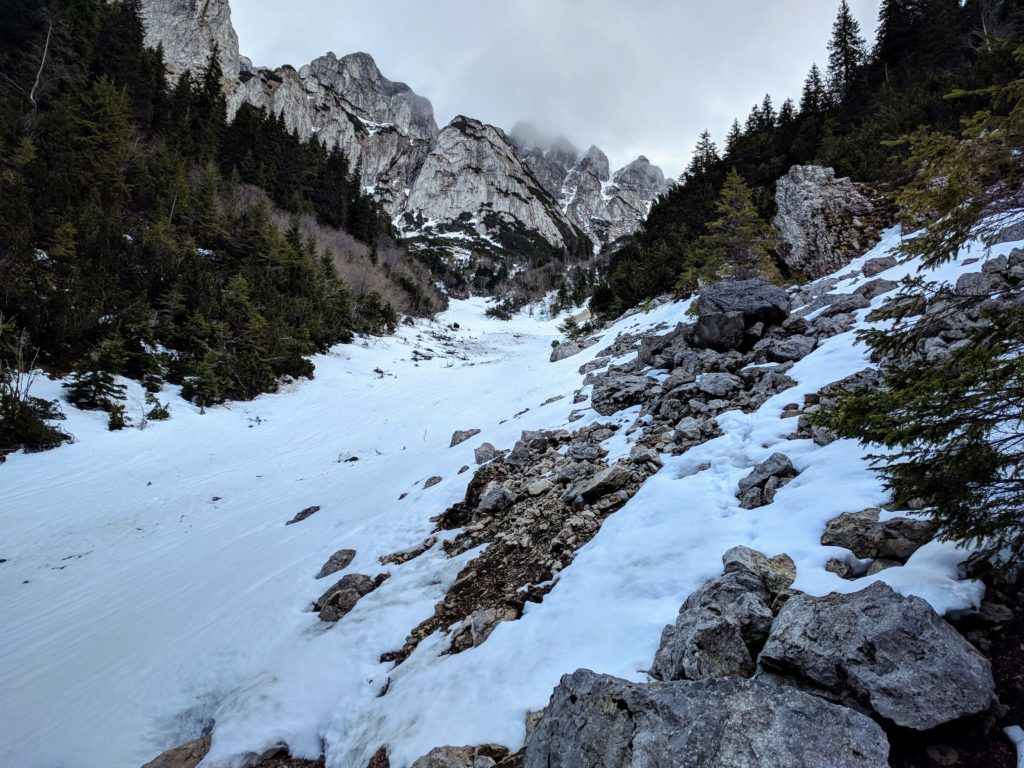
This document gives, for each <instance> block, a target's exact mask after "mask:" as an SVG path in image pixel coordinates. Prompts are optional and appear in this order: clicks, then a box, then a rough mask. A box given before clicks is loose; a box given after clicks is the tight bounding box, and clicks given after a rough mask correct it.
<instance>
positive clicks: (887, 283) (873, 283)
mask: <svg viewBox="0 0 1024 768" xmlns="http://www.w3.org/2000/svg"><path fill="white" fill-rule="evenodd" d="M899 287H900V284H899V283H897V282H896V281H894V280H883V279H881V278H876V279H875V280H869V281H868V282H866V283H864V285H862V286H861V287H860V288H858V289H857V291H856V292H857V293H859V294H860V295H861V296H863V297H864V298H865V299H868V300H871V299H874V298H875V297H876V296H881V295H882V294H883V293H889V292H890V291H895V290H896V289H897V288H899Z"/></svg>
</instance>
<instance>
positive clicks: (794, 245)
mask: <svg viewBox="0 0 1024 768" xmlns="http://www.w3.org/2000/svg"><path fill="white" fill-rule="evenodd" d="M775 201H776V203H777V205H778V213H777V214H776V215H775V218H774V219H773V221H772V224H773V225H774V227H775V229H776V230H777V231H778V233H779V239H780V241H781V243H780V245H779V249H778V250H779V256H780V258H781V259H782V261H783V263H784V264H785V265H786V266H787V267H788V268H789V269H790V270H792V271H793V272H795V273H797V274H799V275H802V276H804V277H808V278H817V277H822V276H824V275H827V274H829V273H831V272H834V271H836V270H837V269H839V268H841V267H842V266H844V265H845V264H847V263H849V262H850V260H851V259H852V258H854V257H855V256H857V255H859V254H860V253H863V252H864V251H865V250H867V249H868V248H869V247H871V246H872V245H874V244H875V242H877V240H878V237H879V235H880V229H881V227H880V226H879V223H878V221H877V218H878V216H877V214H878V213H879V211H878V210H877V207H876V205H875V203H874V202H872V200H871V199H870V198H869V197H868V195H867V194H866V190H865V189H864V188H862V187H861V186H859V185H857V184H854V183H853V182H852V181H850V180H849V179H846V178H841V179H837V178H836V176H835V172H834V171H833V170H832V169H831V168H822V167H821V166H817V165H796V166H793V167H792V168H791V169H790V170H789V173H787V174H786V175H785V176H783V177H782V178H781V179H779V181H778V182H777V183H776V186H775Z"/></svg>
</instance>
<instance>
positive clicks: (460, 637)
mask: <svg viewBox="0 0 1024 768" xmlns="http://www.w3.org/2000/svg"><path fill="white" fill-rule="evenodd" d="M518 618H519V614H518V613H517V612H516V611H515V609H513V608H508V607H504V606H502V607H498V608H481V609H480V610H479V611H474V612H473V613H472V614H470V616H469V617H468V618H467V619H466V620H465V621H463V622H462V624H460V625H459V627H458V628H457V629H456V630H455V631H454V632H453V633H452V646H451V647H452V652H453V653H460V652H462V651H464V650H466V649H467V648H476V647H477V646H478V645H481V644H482V643H483V642H484V641H485V640H486V639H487V638H488V637H490V636H491V633H492V632H493V631H494V628H495V627H496V626H498V625H499V624H500V623H501V622H503V621H515V620H516V619H518Z"/></svg>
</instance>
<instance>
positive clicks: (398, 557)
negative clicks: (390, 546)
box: [380, 536, 437, 565]
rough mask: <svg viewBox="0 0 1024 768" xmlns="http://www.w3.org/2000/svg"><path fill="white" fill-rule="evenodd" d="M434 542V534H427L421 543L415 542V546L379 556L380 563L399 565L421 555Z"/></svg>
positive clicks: (435, 541)
mask: <svg viewBox="0 0 1024 768" xmlns="http://www.w3.org/2000/svg"><path fill="white" fill-rule="evenodd" d="M435 544H437V537H436V536H428V537H427V538H425V539H424V540H423V541H422V542H421V543H419V544H417V545H416V546H415V547H409V549H403V550H401V551H400V552H392V553H391V554H388V555H384V556H383V557H381V558H380V564H381V565H391V564H395V565H401V564H402V563H407V562H409V561H410V560H414V559H416V558H417V557H419V556H420V555H422V554H423V553H424V552H426V551H427V550H428V549H430V548H431V547H433V546H434V545H435Z"/></svg>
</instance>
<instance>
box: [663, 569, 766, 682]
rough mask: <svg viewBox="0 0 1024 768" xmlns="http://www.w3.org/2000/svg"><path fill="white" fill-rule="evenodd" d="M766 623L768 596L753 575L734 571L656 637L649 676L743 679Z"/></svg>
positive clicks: (706, 588)
mask: <svg viewBox="0 0 1024 768" xmlns="http://www.w3.org/2000/svg"><path fill="white" fill-rule="evenodd" d="M762 557H763V555H762ZM772 619H773V615H772V610H771V595H770V594H769V592H768V590H767V589H766V588H765V585H764V582H763V581H762V580H761V579H760V578H758V577H757V576H756V575H754V574H753V573H750V572H749V571H745V570H734V571H731V572H729V573H726V574H724V575H722V576H719V577H718V578H715V579H712V580H711V581H708V582H706V583H705V584H704V585H703V586H702V587H700V588H699V589H698V590H697V591H696V592H694V593H693V594H691V595H690V596H689V597H688V598H687V599H686V602H684V603H683V607H682V608H680V609H679V616H678V617H676V621H675V623H674V624H670V625H668V626H667V627H665V629H664V631H662V633H661V645H660V646H659V647H658V653H657V654H656V655H655V657H654V665H653V666H652V667H651V673H652V674H653V676H654V677H656V678H658V679H659V680H665V681H668V680H705V679H707V678H713V677H749V676H750V675H752V674H753V673H754V658H755V657H756V653H757V651H758V650H759V649H760V647H761V646H762V645H763V644H764V641H765V638H767V637H768V632H769V630H770V629H771V626H772Z"/></svg>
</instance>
